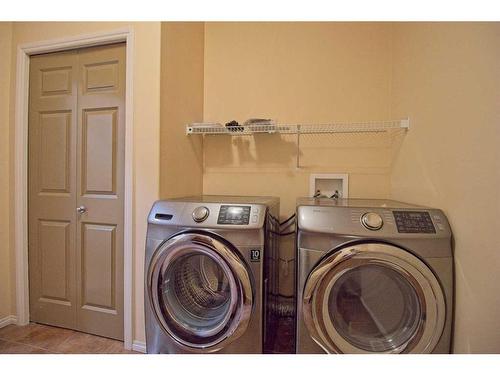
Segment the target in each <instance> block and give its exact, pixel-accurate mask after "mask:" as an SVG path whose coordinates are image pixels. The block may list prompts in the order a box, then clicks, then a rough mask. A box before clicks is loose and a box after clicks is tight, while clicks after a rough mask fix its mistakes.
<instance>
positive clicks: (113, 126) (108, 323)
mask: <svg viewBox="0 0 500 375" xmlns="http://www.w3.org/2000/svg"><path fill="white" fill-rule="evenodd" d="M78 62H79V66H78V71H79V73H78V79H79V82H78V92H79V94H78V134H79V139H78V146H77V159H78V169H77V170H78V173H77V205H78V206H84V207H85V208H86V209H87V211H86V212H85V213H84V214H80V215H79V217H78V219H77V220H78V221H79V223H80V225H78V227H77V283H78V285H79V286H80V288H79V289H78V301H79V305H78V306H79V312H78V327H79V329H81V330H83V331H86V332H91V333H96V334H99V335H102V336H107V337H112V338H116V339H123V194H124V155H125V151H124V147H125V145H124V140H125V122H124V119H125V46H124V44H120V45H113V46H105V47H97V48H92V49H88V50H82V51H81V52H80V53H79V61H78Z"/></svg>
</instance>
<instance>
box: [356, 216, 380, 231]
mask: <svg viewBox="0 0 500 375" xmlns="http://www.w3.org/2000/svg"><path fill="white" fill-rule="evenodd" d="M361 224H363V226H364V227H365V228H366V229H370V230H379V229H380V228H382V226H383V225H384V220H382V216H380V215H379V214H377V213H376V212H367V213H365V214H363V216H361Z"/></svg>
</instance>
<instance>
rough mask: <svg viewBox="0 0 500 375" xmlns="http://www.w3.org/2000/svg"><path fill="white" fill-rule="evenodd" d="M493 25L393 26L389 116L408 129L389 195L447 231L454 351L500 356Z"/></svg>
mask: <svg viewBox="0 0 500 375" xmlns="http://www.w3.org/2000/svg"><path fill="white" fill-rule="evenodd" d="M499 61H500V24H498V23H496V24H400V25H397V26H396V27H395V29H394V77H393V83H394V85H393V95H392V98H393V115H394V116H396V117H397V116H402V115H405V116H406V115H409V116H410V117H411V120H412V128H411V130H410V132H408V135H407V137H406V139H405V141H404V143H403V146H402V148H401V150H400V152H399V153H398V156H397V158H396V161H395V166H394V170H393V173H392V179H391V195H392V197H394V198H396V199H400V200H404V201H410V202H415V203H420V204H424V205H429V206H436V207H439V208H442V209H443V210H444V211H445V213H446V214H447V215H448V218H449V220H450V222H451V226H452V229H453V232H454V239H455V256H456V262H455V265H456V312H457V314H456V315H455V339H454V350H455V352H458V353H469V352H472V353H500V320H499V319H498V318H499V317H500V293H499V292H498V275H499V270H500V251H499V246H498V240H497V237H498V230H499V228H500V190H499V186H500V165H499V160H500V151H499V149H500V147H499V145H500V127H499V126H500V68H499Z"/></svg>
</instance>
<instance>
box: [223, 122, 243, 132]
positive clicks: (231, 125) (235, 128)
mask: <svg viewBox="0 0 500 375" xmlns="http://www.w3.org/2000/svg"><path fill="white" fill-rule="evenodd" d="M226 129H227V130H229V131H231V132H242V131H243V130H245V128H244V127H243V126H241V125H240V124H239V123H238V121H236V120H233V121H230V122H228V123H226Z"/></svg>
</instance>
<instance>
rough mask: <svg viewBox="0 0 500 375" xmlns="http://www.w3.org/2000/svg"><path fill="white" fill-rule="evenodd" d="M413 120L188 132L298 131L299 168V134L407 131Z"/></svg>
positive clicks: (202, 126) (208, 127)
mask: <svg viewBox="0 0 500 375" xmlns="http://www.w3.org/2000/svg"><path fill="white" fill-rule="evenodd" d="M408 129H410V119H409V118H406V119H402V120H385V121H365V122H337V123H331V124H251V125H241V126H232V127H225V126H223V125H222V124H219V123H193V124H189V125H187V126H186V134H187V135H203V136H205V135H229V136H250V135H254V134H296V135H297V141H296V143H297V154H296V158H297V161H296V164H297V168H300V150H299V149H300V136H301V135H303V134H336V133H352V134H356V133H383V132H393V131H401V130H403V131H407V130H408Z"/></svg>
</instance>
